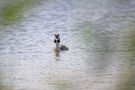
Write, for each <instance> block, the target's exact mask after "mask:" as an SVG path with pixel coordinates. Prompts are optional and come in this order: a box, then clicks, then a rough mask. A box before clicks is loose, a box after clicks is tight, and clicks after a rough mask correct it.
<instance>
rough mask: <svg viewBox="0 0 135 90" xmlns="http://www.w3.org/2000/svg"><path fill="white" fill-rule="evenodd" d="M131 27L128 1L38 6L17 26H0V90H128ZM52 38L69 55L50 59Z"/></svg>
mask: <svg viewBox="0 0 135 90" xmlns="http://www.w3.org/2000/svg"><path fill="white" fill-rule="evenodd" d="M134 21H135V1H134V0H50V1H49V0H42V1H40V2H38V4H37V6H36V7H34V8H33V9H31V11H29V12H27V13H25V14H24V18H22V19H20V22H18V23H16V24H13V25H10V26H2V25H1V28H0V29H1V30H0V90H108V89H111V90H131V88H133V87H134V85H133V84H130V83H129V82H130V80H131V79H130V78H131V77H132V75H133V74H132V72H133V71H132V66H131V63H130V61H129V59H130V58H131V57H130V56H129V55H128V54H129V52H128V51H129V50H128V48H127V43H128V41H129V38H128V34H129V33H130V32H131V31H130V30H128V26H129V25H130V24H134ZM55 33H59V34H60V36H61V42H62V44H64V45H66V46H68V47H69V51H65V52H60V53H59V55H55V53H54V52H53V48H54V47H55V44H54V43H53V39H54V34H55ZM132 58H133V57H132ZM132 81H133V79H132V80H131V82H132ZM132 83H133V82H132Z"/></svg>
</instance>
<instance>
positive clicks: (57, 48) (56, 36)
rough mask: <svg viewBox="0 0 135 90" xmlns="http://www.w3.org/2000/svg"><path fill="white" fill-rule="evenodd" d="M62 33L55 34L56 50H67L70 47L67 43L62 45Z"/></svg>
mask: <svg viewBox="0 0 135 90" xmlns="http://www.w3.org/2000/svg"><path fill="white" fill-rule="evenodd" d="M60 42H61V41H60V35H59V34H55V38H54V43H55V44H56V47H55V48H54V51H56V52H60V51H67V50H68V49H69V48H68V47H67V46H66V45H60Z"/></svg>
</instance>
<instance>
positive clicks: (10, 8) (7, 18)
mask: <svg viewBox="0 0 135 90" xmlns="http://www.w3.org/2000/svg"><path fill="white" fill-rule="evenodd" d="M30 3H32V1H31V0H19V1H13V2H12V3H9V4H8V5H6V7H4V9H3V10H2V12H1V16H2V22H3V24H6V25H9V24H11V23H14V22H15V21H18V20H19V19H20V18H22V15H23V13H24V10H25V9H26V8H28V6H29V5H30Z"/></svg>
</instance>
